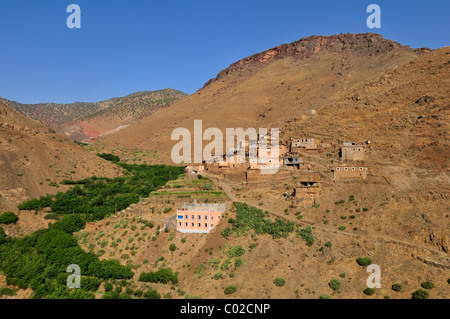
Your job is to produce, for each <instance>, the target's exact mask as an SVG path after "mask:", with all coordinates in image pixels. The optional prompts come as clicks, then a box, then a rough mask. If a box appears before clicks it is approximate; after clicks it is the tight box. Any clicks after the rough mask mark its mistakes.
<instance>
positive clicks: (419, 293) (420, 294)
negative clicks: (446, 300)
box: [411, 289, 430, 299]
mask: <svg viewBox="0 0 450 319" xmlns="http://www.w3.org/2000/svg"><path fill="white" fill-rule="evenodd" d="M411 295H412V299H428V298H429V297H430V293H429V292H428V291H426V290H422V289H419V290H416V291H414V292H413V293H412V294H411Z"/></svg>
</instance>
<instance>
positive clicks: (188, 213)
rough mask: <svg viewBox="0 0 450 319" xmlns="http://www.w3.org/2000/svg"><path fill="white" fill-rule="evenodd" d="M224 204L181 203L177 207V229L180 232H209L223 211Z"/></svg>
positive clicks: (224, 208)
mask: <svg viewBox="0 0 450 319" xmlns="http://www.w3.org/2000/svg"><path fill="white" fill-rule="evenodd" d="M225 210H226V206H225V204H201V203H197V201H194V203H181V204H180V207H179V208H178V209H177V218H176V223H177V230H178V231H179V232H182V233H209V231H210V230H211V229H213V228H214V227H216V225H217V224H218V223H219V221H220V219H221V218H222V214H223V213H224V212H225Z"/></svg>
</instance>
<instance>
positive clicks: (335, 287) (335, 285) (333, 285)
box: [328, 278, 341, 291]
mask: <svg viewBox="0 0 450 319" xmlns="http://www.w3.org/2000/svg"><path fill="white" fill-rule="evenodd" d="M328 285H329V286H330V288H331V289H332V290H333V291H338V290H339V288H341V282H340V281H339V279H336V278H333V279H331V281H330V282H329V284H328Z"/></svg>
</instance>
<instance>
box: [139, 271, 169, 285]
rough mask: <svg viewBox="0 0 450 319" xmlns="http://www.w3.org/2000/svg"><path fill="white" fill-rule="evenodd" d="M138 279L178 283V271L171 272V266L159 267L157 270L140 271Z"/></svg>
mask: <svg viewBox="0 0 450 319" xmlns="http://www.w3.org/2000/svg"><path fill="white" fill-rule="evenodd" d="M139 281H142V282H152V283H159V282H160V283H163V284H167V283H169V282H172V283H173V284H177V283H178V272H175V273H173V272H172V269H171V268H160V269H159V270H158V271H150V272H148V273H145V272H143V273H141V275H140V276H139Z"/></svg>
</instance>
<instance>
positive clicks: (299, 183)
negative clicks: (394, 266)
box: [177, 133, 370, 232]
mask: <svg viewBox="0 0 450 319" xmlns="http://www.w3.org/2000/svg"><path fill="white" fill-rule="evenodd" d="M269 140H270V141H271V142H270V143H269ZM271 144H274V140H273V139H270V133H268V134H265V135H258V138H257V139H256V140H248V141H244V142H240V143H239V145H238V147H237V148H235V149H230V150H229V151H228V153H227V154H224V155H218V156H215V157H212V158H210V159H208V160H204V161H203V162H202V163H200V164H194V165H188V166H186V167H185V174H186V177H188V178H189V177H197V175H209V176H214V177H215V178H217V179H227V180H230V181H233V182H236V183H245V184H248V185H251V184H258V185H264V184H266V183H274V182H275V183H281V182H283V181H286V180H288V179H291V180H292V179H293V178H295V180H296V185H295V187H293V189H292V190H291V192H290V193H289V194H285V195H286V196H285V198H286V199H287V200H291V201H292V207H303V208H306V207H312V206H313V205H315V204H316V201H317V199H318V198H319V196H320V193H321V179H323V174H320V173H319V172H315V171H314V170H313V166H312V165H311V163H309V162H308V161H305V160H303V157H310V156H324V157H325V156H326V157H331V156H332V155H333V154H332V153H329V152H327V151H330V150H332V151H333V150H334V151H336V148H337V150H338V153H339V159H338V161H337V162H336V163H333V165H332V166H331V167H329V170H330V172H331V173H332V182H338V183H339V182H362V181H364V180H366V178H367V175H368V167H367V166H366V165H365V164H364V156H365V152H366V147H367V146H368V145H369V144H370V141H340V142H339V144H338V145H336V144H335V143H323V142H322V141H321V140H319V139H317V138H312V137H304V138H300V139H294V138H293V137H290V138H289V140H287V141H285V142H280V141H276V144H274V145H276V146H277V147H273V148H271ZM324 154H325V155H324ZM242 155H245V157H243V156H242ZM251 155H256V156H251ZM245 158H249V160H248V161H245ZM230 159H231V160H230ZM205 205H206V204H203V206H205ZM215 205H217V204H215ZM182 206H183V207H182ZM197 206H198V205H197V204H191V205H190V206H189V209H188V208H187V207H188V206H186V204H184V203H183V204H182V205H181V206H180V208H179V209H178V211H177V216H178V218H179V219H180V220H179V221H178V223H177V230H180V231H182V232H190V231H192V232H209V230H210V229H212V228H213V225H214V226H215V223H210V226H211V227H210V226H209V225H207V223H205V222H203V223H201V222H200V223H199V222H198V221H200V220H202V221H206V220H207V219H208V216H211V214H212V216H213V218H214V217H215V218H216V222H217V221H218V220H219V219H220V216H221V212H223V211H224V210H225V207H220V209H219V208H218V207H213V205H212V204H211V205H210V206H211V207H209V206H208V205H206V206H208V207H206V206H205V207H203V206H202V207H199V206H198V207H197ZM187 209H188V210H189V212H187V211H186V210H187ZM204 212H208V214H209V215H208V216H206V215H205V213H204ZM188 215H189V216H190V217H189V218H191V220H192V221H184V220H183V221H181V220H182V219H183V218H182V217H181V216H184V218H185V219H186V218H188ZM195 218H197V219H198V221H196V222H194V221H193V220H194V219H195ZM207 226H208V227H207Z"/></svg>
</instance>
